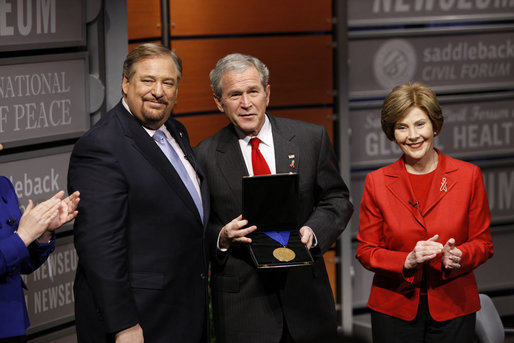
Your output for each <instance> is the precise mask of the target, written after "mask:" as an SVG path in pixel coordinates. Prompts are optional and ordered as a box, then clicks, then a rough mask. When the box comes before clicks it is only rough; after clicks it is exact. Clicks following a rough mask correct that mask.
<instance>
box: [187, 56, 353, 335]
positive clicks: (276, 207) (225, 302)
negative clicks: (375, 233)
mask: <svg viewBox="0 0 514 343" xmlns="http://www.w3.org/2000/svg"><path fill="white" fill-rule="evenodd" d="M210 78H211V87H212V89H213V93H214V94H213V95H214V101H215V103H216V105H217V107H218V109H219V110H220V111H221V112H223V113H225V114H226V115H227V117H228V119H229V120H230V122H231V124H229V125H228V126H227V127H225V128H223V129H221V130H220V131H219V132H218V133H216V134H215V135H214V136H212V137H210V138H208V139H206V140H204V141H203V142H201V143H200V144H199V146H198V147H197V148H196V151H195V152H196V154H197V158H198V160H199V162H200V164H201V166H202V169H203V170H204V172H205V174H206V176H207V180H208V184H209V188H210V194H211V195H210V196H211V216H210V220H209V226H208V231H207V234H208V244H209V246H210V248H211V249H210V250H211V252H212V253H211V261H212V264H211V272H212V275H211V287H212V298H213V300H212V301H213V312H214V323H215V329H216V339H217V342H219V343H223V342H245V343H252V342H303V341H313V340H316V339H318V338H322V337H329V336H333V335H335V334H336V329H337V322H336V313H335V304H334V299H333V295H332V290H331V288H330V284H329V280H328V276H327V272H326V268H325V264H324V261H323V256H322V255H323V253H324V252H325V251H327V250H328V249H329V248H330V246H331V245H332V244H333V243H334V242H335V241H336V239H337V237H338V236H339V235H340V234H341V232H342V231H343V229H344V228H345V226H346V224H347V223H348V221H349V219H350V216H351V214H352V212H353V207H352V204H351V203H350V201H349V192H348V188H347V187H346V185H345V183H344V181H343V180H342V178H341V176H340V175H339V171H338V168H337V160H336V157H335V154H334V151H333V148H332V145H331V142H330V140H329V138H328V135H327V133H326V131H325V129H324V128H323V127H320V126H318V125H314V124H309V123H305V122H301V121H297V120H290V119H284V118H276V117H273V116H271V115H269V114H267V113H266V107H267V106H268V104H269V100H270V85H269V84H268V79H269V71H268V69H267V67H266V66H265V65H264V64H263V63H262V62H261V61H259V60H258V59H256V58H254V57H252V56H246V55H241V54H231V55H227V56H225V57H224V58H222V59H221V60H219V61H218V63H217V64H216V67H215V69H213V70H212V71H211V74H210ZM289 173H292V174H289ZM265 174H280V175H276V180H278V181H277V182H279V183H280V184H282V183H283V182H285V183H287V182H288V181H287V180H289V182H290V185H292V187H295V185H296V187H298V189H297V194H298V198H297V199H295V198H294V196H293V199H292V201H291V203H290V202H288V201H286V202H284V201H281V200H280V199H279V198H277V197H275V196H274V195H271V196H269V197H268V199H266V198H264V201H265V204H266V206H267V210H268V209H269V210H270V211H272V212H273V211H276V212H277V211H278V213H280V212H281V211H290V210H291V209H292V210H293V213H295V215H293V216H288V215H287V214H284V213H283V214H282V215H280V218H290V219H291V221H292V226H293V228H292V230H290V229H289V228H287V227H286V228H284V227H283V226H281V225H277V224H281V223H273V220H274V219H276V218H277V217H276V216H275V215H274V214H272V212H270V213H271V214H269V215H266V216H264V217H265V218H259V219H258V220H257V222H258V225H257V226H256V225H252V222H251V221H250V223H249V222H248V220H247V219H248V218H243V215H242V214H241V213H243V196H242V192H243V183H244V182H247V181H248V180H246V181H245V180H243V178H244V177H248V176H250V177H251V178H253V179H254V181H250V184H251V185H250V186H248V187H247V186H245V190H246V192H248V190H249V189H250V188H251V187H252V186H253V187H254V188H253V189H254V190H255V193H257V192H258V191H259V189H260V188H259V183H258V181H259V178H263V179H264V178H266V177H265V176H254V175H265ZM282 174H284V175H282ZM282 176H284V180H286V181H280V179H281V177H282ZM266 182H268V181H266ZM252 184H253V185H252ZM277 187H280V186H277ZM271 189H274V187H271ZM276 191H277V194H283V193H280V191H279V190H278V189H276ZM249 193H250V194H245V195H244V199H250V201H253V200H252V199H253V198H252V197H251V196H248V195H251V193H253V191H249ZM261 193H263V192H261ZM264 193H265V192H264ZM285 195H286V198H287V195H288V194H285ZM289 195H290V194H289ZM255 198H256V199H258V201H262V198H259V197H258V196H256V197H255ZM259 199H260V200H259ZM244 201H247V200H244ZM246 207H247V206H246V205H245V208H246ZM248 207H250V208H255V206H253V205H252V206H248ZM257 207H259V206H257ZM266 213H268V212H266ZM245 216H246V213H245ZM291 217H293V218H291ZM261 222H265V223H266V222H269V224H270V225H269V228H270V231H266V230H267V228H266V227H262V226H263V224H262V223H261ZM296 223H298V224H299V225H298V226H296ZM248 224H250V225H248ZM286 224H287V225H289V224H290V223H286ZM264 226H266V225H264ZM298 227H299V231H298V232H299V235H297V234H296V230H297V229H298ZM256 232H266V233H265V234H264V235H262V236H261V237H259V236H260V235H256ZM259 239H262V240H267V241H268V242H270V243H269V245H270V246H271V248H270V249H269V251H270V252H269V253H266V252H265V251H264V250H263V249H257V248H256V246H255V245H256V244H257V240H259ZM249 244H251V245H252V247H253V248H254V249H253V252H258V253H262V254H265V255H266V254H267V256H266V258H267V259H268V260H269V261H273V264H276V266H281V265H291V264H294V263H295V260H298V259H300V257H301V256H298V253H302V249H298V246H301V245H300V244H303V245H305V248H303V250H304V251H305V252H307V250H308V251H310V254H311V255H312V258H313V262H312V263H307V264H304V266H299V267H285V268H257V266H258V264H256V261H255V260H254V259H253V258H252V256H251V253H250V250H249V249H248V245H249ZM263 251H264V252H263ZM293 255H294V256H293Z"/></svg>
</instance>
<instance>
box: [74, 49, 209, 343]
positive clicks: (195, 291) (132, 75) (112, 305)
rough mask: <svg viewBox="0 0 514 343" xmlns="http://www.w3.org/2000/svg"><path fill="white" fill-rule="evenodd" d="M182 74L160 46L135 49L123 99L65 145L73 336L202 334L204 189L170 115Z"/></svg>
mask: <svg viewBox="0 0 514 343" xmlns="http://www.w3.org/2000/svg"><path fill="white" fill-rule="evenodd" d="M181 75H182V63H181V61H180V59H179V58H178V56H177V55H176V54H175V53H173V52H171V51H170V50H169V49H167V48H165V47H162V46H159V45H155V44H143V45H141V46H139V47H137V48H136V49H134V50H133V51H132V52H130V53H129V54H128V56H127V58H126V60H125V63H124V66H123V83H122V93H123V99H122V100H121V101H120V102H119V103H118V105H117V106H116V107H114V108H113V109H112V110H111V111H109V113H107V114H106V115H105V116H104V117H103V118H102V119H101V120H100V121H99V122H98V123H97V124H96V125H95V126H94V127H93V128H92V129H91V130H89V132H87V133H86V134H85V135H84V136H83V137H82V138H81V139H80V140H79V141H78V142H77V144H76V145H75V148H74V150H73V153H72V156H71V161H70V167H69V174H68V185H69V189H70V190H80V191H81V197H82V202H81V203H80V205H81V206H80V209H79V213H80V216H79V217H77V219H76V221H75V227H74V235H75V247H76V249H77V254H78V256H79V263H78V268H77V274H76V278H75V285H74V290H75V304H76V308H75V318H76V326H77V336H78V341H79V342H94V343H98V342H117V343H123V342H131V343H132V342H143V340H144V341H145V342H150V343H159V342H162V343H169V342H189V343H199V342H207V327H208V325H207V323H208V321H207V318H208V315H207V313H208V311H207V304H208V299H207V280H206V275H207V258H206V256H207V254H206V253H205V251H204V248H205V246H204V228H205V225H204V222H206V221H207V218H208V209H209V203H208V200H209V197H208V195H207V188H206V183H205V182H204V177H203V175H202V173H201V172H200V170H199V168H198V165H197V162H196V160H195V158H194V157H193V153H192V150H191V147H190V145H189V139H188V135H187V132H186V129H185V128H184V126H183V125H182V124H181V123H179V122H178V121H176V120H174V119H172V118H171V112H172V110H173V107H174V105H175V103H176V98H177V91H178V85H179V81H180V77H181Z"/></svg>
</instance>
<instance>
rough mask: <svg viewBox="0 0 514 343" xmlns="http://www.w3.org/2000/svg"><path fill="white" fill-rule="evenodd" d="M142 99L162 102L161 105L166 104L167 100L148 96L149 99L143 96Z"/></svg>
mask: <svg viewBox="0 0 514 343" xmlns="http://www.w3.org/2000/svg"><path fill="white" fill-rule="evenodd" d="M143 100H144V101H151V102H157V103H159V104H163V105H167V104H168V102H167V101H166V100H163V99H156V98H150V99H147V98H143Z"/></svg>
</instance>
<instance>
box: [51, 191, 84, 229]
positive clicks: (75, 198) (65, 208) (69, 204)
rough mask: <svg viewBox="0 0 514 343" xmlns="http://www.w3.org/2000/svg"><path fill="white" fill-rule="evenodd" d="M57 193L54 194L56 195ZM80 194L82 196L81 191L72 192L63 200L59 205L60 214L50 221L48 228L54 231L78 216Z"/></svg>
mask: <svg viewBox="0 0 514 343" xmlns="http://www.w3.org/2000/svg"><path fill="white" fill-rule="evenodd" d="M61 192H62V191H61ZM59 193H60V192H59ZM59 193H57V194H59ZM57 194H56V195H57ZM63 194H64V193H63ZM56 195H54V197H55V196H56ZM79 196H80V193H79V191H76V192H74V193H73V194H71V195H70V196H68V197H67V198H66V199H64V200H62V201H61V204H60V206H59V215H58V216H56V217H55V218H54V219H53V220H52V221H51V222H50V225H48V230H50V231H53V230H55V229H57V228H59V227H61V226H63V225H64V224H66V223H67V222H69V221H71V220H73V219H74V218H75V217H76V216H77V214H78V211H77V206H78V204H79V201H80V198H79ZM61 197H62V195H61Z"/></svg>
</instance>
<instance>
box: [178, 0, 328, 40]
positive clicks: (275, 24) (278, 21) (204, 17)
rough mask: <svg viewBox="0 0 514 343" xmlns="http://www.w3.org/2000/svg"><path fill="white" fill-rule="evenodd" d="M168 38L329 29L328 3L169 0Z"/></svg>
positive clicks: (306, 0) (308, 0)
mask: <svg viewBox="0 0 514 343" xmlns="http://www.w3.org/2000/svg"><path fill="white" fill-rule="evenodd" d="M170 28H171V35H172V36H183V35H219V34H235V33H238V34H241V33H268V32H307V31H330V30H332V4H331V0H315V1H313V0H279V1H277V0H259V1H241V0H208V1H205V0H170Z"/></svg>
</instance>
